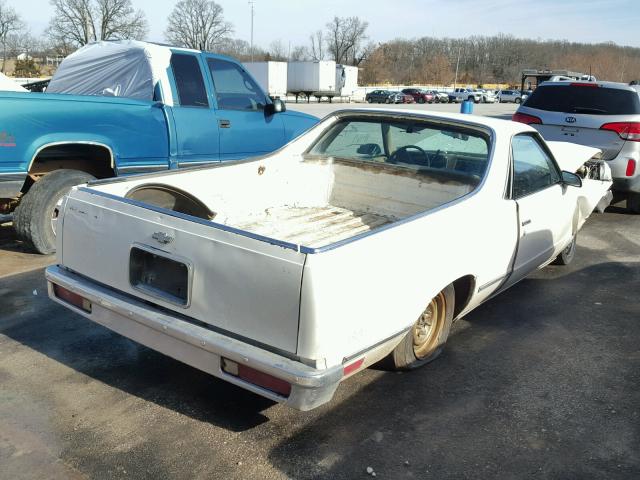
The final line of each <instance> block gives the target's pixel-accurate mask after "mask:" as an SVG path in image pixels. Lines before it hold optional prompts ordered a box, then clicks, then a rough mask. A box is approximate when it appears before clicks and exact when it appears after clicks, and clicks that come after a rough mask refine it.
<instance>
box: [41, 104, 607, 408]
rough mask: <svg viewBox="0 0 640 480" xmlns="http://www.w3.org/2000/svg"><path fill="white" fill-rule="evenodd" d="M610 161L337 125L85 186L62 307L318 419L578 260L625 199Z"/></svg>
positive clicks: (453, 118)
mask: <svg viewBox="0 0 640 480" xmlns="http://www.w3.org/2000/svg"><path fill="white" fill-rule="evenodd" d="M597 152H598V150H597V149H594V148H590V147H584V146H581V145H572V144H568V143H559V144H554V142H551V143H547V142H545V141H544V140H543V139H542V137H541V136H540V135H539V134H538V133H537V132H536V131H535V130H534V129H533V128H531V127H529V126H527V125H522V124H520V123H515V122H510V121H504V120H497V119H491V118H487V117H481V116H471V115H459V114H440V113H439V114H430V115H428V114H425V113H423V112H415V113H402V112H400V113H398V112H388V111H385V110H378V111H376V110H373V109H362V110H359V111H358V110H355V111H354V110H344V111H336V112H333V113H331V114H330V115H329V116H327V117H325V119H323V120H322V122H321V123H320V124H319V125H317V126H316V127H314V128H312V129H310V130H309V131H308V132H307V133H306V134H303V135H302V136H300V137H298V138H297V139H295V140H293V141H292V142H291V143H289V144H288V145H287V146H285V147H284V148H282V149H280V150H278V151H277V152H275V153H273V154H270V155H267V156H264V157H261V158H257V159H253V160H248V161H247V160H245V161H240V162H233V163H227V164H221V165H216V166H206V167H201V168H197V169H189V170H184V171H178V172H172V173H156V174H151V175H143V176H137V177H131V178H128V179H114V180H104V181H98V182H95V183H92V184H89V185H85V186H79V187H74V188H73V190H72V191H71V192H70V194H69V196H68V197H67V199H66V201H65V202H64V204H63V205H62V207H61V209H62V212H61V214H62V217H61V218H62V222H61V223H62V224H61V233H60V242H59V244H60V250H59V251H58V260H57V261H58V265H56V266H51V267H49V268H47V270H46V276H47V280H48V292H49V296H50V297H51V298H52V299H53V300H54V301H56V302H58V303H59V304H61V305H63V306H65V307H66V308H68V309H70V310H71V311H73V312H75V313H76V314H79V315H82V316H84V317H85V318H87V319H88V320H91V321H94V322H96V323H98V324H100V325H102V326H103V327H106V328H109V329H111V330H113V331H115V332H117V333H119V334H121V335H124V336H126V337H128V338H130V339H132V340H134V341H136V342H139V343H141V344H143V345H146V346H147V347H149V348H152V349H154V350H157V351H159V352H161V353H164V354H165V355H168V356H170V357H173V358H175V359H177V360H179V361H182V362H184V363H187V364H189V365H192V366H193V367H195V368H198V369H200V370H203V371H205V372H208V373H209V374H211V375H214V376H216V377H218V378H220V379H222V380H224V381H227V382H230V383H232V384H235V385H237V386H239V387H241V388H244V389H247V390H249V391H252V392H254V393H256V394H258V395H262V396H264V397H267V398H269V399H271V400H273V401H276V402H282V403H285V404H287V405H289V406H291V407H293V408H297V409H300V410H310V409H312V408H316V407H318V406H320V405H322V404H324V403H326V402H328V401H330V400H331V398H332V397H333V396H334V393H335V392H336V389H337V388H338V386H339V384H340V382H342V381H343V380H345V379H347V378H349V377H350V376H352V375H354V374H357V372H359V371H361V370H363V369H364V368H367V367H368V366H369V365H372V364H374V363H376V362H378V361H379V360H381V359H385V358H386V359H387V361H388V366H389V367H391V368H394V369H396V370H413V369H415V368H417V367H420V366H422V365H425V364H427V363H428V362H431V361H432V360H434V359H436V358H437V357H438V355H439V354H440V352H441V351H442V350H443V348H444V345H445V342H446V341H447V338H448V337H449V332H450V330H451V326H452V323H453V322H454V321H455V320H456V319H458V318H461V317H463V316H464V315H465V314H467V313H469V312H470V311H472V310H473V309H475V308H476V307H478V306H479V305H481V304H482V303H483V302H484V301H486V300H488V299H490V298H492V297H493V296H494V295H496V294H498V293H499V292H501V291H504V290H506V289H507V288H509V287H510V286H512V285H514V284H515V283H516V282H518V281H520V280H522V279H523V278H525V277H526V276H527V275H529V274H530V273H532V272H533V271H535V270H536V269H538V268H541V267H544V266H545V265H548V264H549V263H551V262H554V261H555V262H556V263H557V264H560V265H566V264H568V263H570V262H571V261H572V259H573V258H574V256H575V253H576V248H575V245H576V235H578V233H579V231H580V228H581V226H582V225H583V223H584V221H585V220H586V218H587V217H588V216H589V215H590V214H591V212H592V211H593V209H594V207H595V206H596V205H597V204H598V203H599V202H601V199H602V197H603V195H606V193H607V190H608V189H609V186H610V185H611V182H610V179H609V177H608V174H609V173H610V172H609V170H608V167H607V166H606V165H604V164H603V162H601V161H598V160H592V157H593V155H594V154H595V153H597ZM505 186H508V188H507V189H505ZM178 199H179V201H177V200H178ZM585 253H587V254H588V251H585ZM537 281H538V282H545V280H537ZM547 288H552V287H547ZM502 347H503V348H508V347H513V345H511V346H507V345H502ZM516 350H517V348H516ZM82 351H83V352H86V353H87V355H91V354H92V352H91V350H90V349H82ZM118 353H119V352H117V351H116V352H114V354H115V355H117V354H118ZM523 358H527V357H523ZM162 381H163V382H164V384H165V385H166V384H167V383H168V382H170V381H171V379H170V377H168V378H163V379H162ZM432 388H444V385H440V386H437V385H433V386H432ZM384 394H385V395H393V394H394V392H391V391H387V392H384ZM397 401H398V405H401V404H402V401H403V399H402V398H400V397H398V399H397ZM355 408H357V406H356V407H355Z"/></svg>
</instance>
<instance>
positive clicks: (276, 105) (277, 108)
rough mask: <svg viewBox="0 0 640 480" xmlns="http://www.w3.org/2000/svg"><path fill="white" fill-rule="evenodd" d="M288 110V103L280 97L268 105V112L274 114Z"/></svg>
mask: <svg viewBox="0 0 640 480" xmlns="http://www.w3.org/2000/svg"><path fill="white" fill-rule="evenodd" d="M286 111H287V106H286V104H285V103H284V102H283V101H282V100H280V99H279V98H274V99H273V100H272V101H271V103H269V104H268V105H267V113H268V114H269V115H273V114H274V113H282V112H286Z"/></svg>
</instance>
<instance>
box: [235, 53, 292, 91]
mask: <svg viewBox="0 0 640 480" xmlns="http://www.w3.org/2000/svg"><path fill="white" fill-rule="evenodd" d="M243 65H244V67H245V68H246V69H247V71H248V72H249V73H250V74H251V75H253V78H255V79H256V81H257V82H258V84H259V85H260V86H261V87H262V89H263V90H264V91H265V92H267V95H269V96H270V97H271V98H280V97H283V98H284V97H285V96H286V95H287V62H246V63H244V64H243Z"/></svg>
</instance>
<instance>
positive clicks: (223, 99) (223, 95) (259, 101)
mask: <svg viewBox="0 0 640 480" xmlns="http://www.w3.org/2000/svg"><path fill="white" fill-rule="evenodd" d="M207 63H208V65H209V70H211V78H212V79H213V85H214V88H215V91H216V99H217V101H218V108H219V109H221V110H254V111H255V110H262V109H263V108H264V106H265V105H266V103H267V98H266V96H265V94H264V93H263V92H262V90H261V89H260V87H259V86H258V84H257V83H256V82H255V81H254V80H253V79H252V78H251V77H250V76H249V74H247V72H245V71H244V70H243V69H242V68H241V67H240V66H239V65H237V64H235V63H233V62H227V61H225V60H219V59H216V58H209V59H208V60H207Z"/></svg>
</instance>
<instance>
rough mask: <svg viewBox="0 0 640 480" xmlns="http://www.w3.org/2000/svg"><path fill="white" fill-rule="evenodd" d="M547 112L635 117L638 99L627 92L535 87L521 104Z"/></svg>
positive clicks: (564, 86)
mask: <svg viewBox="0 0 640 480" xmlns="http://www.w3.org/2000/svg"><path fill="white" fill-rule="evenodd" d="M524 105H525V106H526V107H530V108H537V109H539V110H547V111H550V112H563V113H582V114H587V115H635V114H639V113H640V97H639V96H638V94H637V93H635V92H632V91H629V90H621V89H617V88H603V87H578V86H574V87H572V86H569V85H548V86H544V85H542V86H540V87H538V88H537V89H536V90H535V91H534V92H533V94H532V95H531V96H530V97H529V98H528V100H527V101H526V102H525V104H524Z"/></svg>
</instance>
